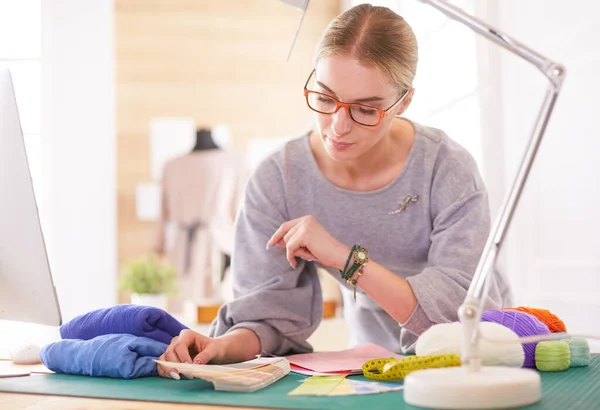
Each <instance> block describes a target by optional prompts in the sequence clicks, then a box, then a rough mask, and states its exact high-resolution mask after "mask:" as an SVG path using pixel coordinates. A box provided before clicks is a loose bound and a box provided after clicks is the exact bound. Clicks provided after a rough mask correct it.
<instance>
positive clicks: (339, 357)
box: [286, 343, 404, 376]
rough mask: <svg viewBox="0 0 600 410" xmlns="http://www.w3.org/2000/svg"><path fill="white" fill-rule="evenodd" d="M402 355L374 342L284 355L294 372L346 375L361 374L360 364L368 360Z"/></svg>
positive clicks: (307, 374)
mask: <svg viewBox="0 0 600 410" xmlns="http://www.w3.org/2000/svg"><path fill="white" fill-rule="evenodd" d="M387 357H394V358H396V359H402V358H403V357H404V356H402V355H399V354H396V353H394V352H392V351H390V350H388V349H385V348H383V347H381V346H378V345H376V344H372V343H369V344H363V345H360V346H356V347H354V348H352V349H346V350H341V351H337V352H316V353H304V354H296V355H292V356H286V359H287V360H288V361H289V362H290V369H291V371H292V372H294V373H299V374H303V375H306V376H347V375H351V374H362V365H363V364H365V363H366V362H368V361H369V360H373V359H379V358H387Z"/></svg>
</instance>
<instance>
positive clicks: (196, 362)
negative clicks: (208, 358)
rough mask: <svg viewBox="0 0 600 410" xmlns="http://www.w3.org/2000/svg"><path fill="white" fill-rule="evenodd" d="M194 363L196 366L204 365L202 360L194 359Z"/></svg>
mask: <svg viewBox="0 0 600 410" xmlns="http://www.w3.org/2000/svg"><path fill="white" fill-rule="evenodd" d="M194 363H195V364H202V360H200V359H194Z"/></svg>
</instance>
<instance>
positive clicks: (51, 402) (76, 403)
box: [0, 360, 256, 410]
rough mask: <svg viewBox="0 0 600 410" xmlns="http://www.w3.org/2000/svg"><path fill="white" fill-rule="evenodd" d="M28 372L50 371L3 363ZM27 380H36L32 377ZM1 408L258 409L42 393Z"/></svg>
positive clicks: (1, 368) (11, 399) (3, 396)
mask: <svg viewBox="0 0 600 410" xmlns="http://www.w3.org/2000/svg"><path fill="white" fill-rule="evenodd" d="M13 369H14V370H17V371H19V370H22V369H25V370H27V371H30V372H41V373H44V372H48V369H46V368H45V367H44V366H43V365H35V366H19V365H15V364H13V363H12V362H10V361H6V360H0V373H3V372H8V371H11V370H13ZM24 377H36V376H35V374H34V375H32V376H24ZM0 409H10V410H42V409H43V410H46V409H48V410H75V409H77V410H80V409H88V410H113V409H114V410H116V409H128V410H143V409H148V410H169V409H174V410H192V409H194V410H240V409H242V410H243V409H256V407H231V406H213V405H203V404H176V403H159V402H148V401H129V400H110V399H94V398H82V397H66V396H48V395H41V394H21V393H1V392H0Z"/></svg>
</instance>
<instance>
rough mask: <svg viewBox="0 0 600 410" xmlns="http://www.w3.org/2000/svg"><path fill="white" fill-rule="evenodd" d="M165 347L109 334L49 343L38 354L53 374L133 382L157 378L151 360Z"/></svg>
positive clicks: (136, 338) (131, 336) (136, 337)
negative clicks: (145, 378)
mask: <svg viewBox="0 0 600 410" xmlns="http://www.w3.org/2000/svg"><path fill="white" fill-rule="evenodd" d="M167 347H168V345H167V344H165V343H161V342H157V341H156V340H152V339H148V338H147V337H138V336H133V335H122V334H112V335H103V336H97V337H95V338H93V339H91V340H73V339H70V340H60V341H58V342H55V343H51V344H49V345H46V346H44V347H43V348H42V349H41V350H40V359H41V360H42V363H44V365H45V366H46V367H47V368H48V369H50V370H52V371H53V372H56V373H67V374H78V375H86V376H105V377H115V378H122V379H133V378H136V377H146V376H157V375H158V372H157V370H156V363H154V361H153V360H155V359H157V358H158V357H160V355H162V354H163V353H164V352H165V350H167Z"/></svg>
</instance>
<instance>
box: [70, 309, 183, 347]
mask: <svg viewBox="0 0 600 410" xmlns="http://www.w3.org/2000/svg"><path fill="white" fill-rule="evenodd" d="M183 329H187V327H186V326H184V325H183V324H181V323H180V322H179V321H178V320H177V319H175V318H174V317H173V316H171V315H169V314H168V313H167V312H165V311H164V310H162V309H158V308H155V307H151V306H138V305H117V306H113V307H110V308H106V309H98V310H94V311H91V312H89V313H85V314H83V315H81V316H77V317H76V318H74V319H72V320H71V321H69V322H67V323H65V324H64V325H62V326H61V327H60V335H61V337H62V338H63V339H83V340H89V339H93V338H94V337H96V336H100V335H106V334H114V333H122V334H130V335H135V336H142V337H148V338H150V339H154V340H158V341H159V342H163V343H167V344H169V343H171V339H173V337H175V336H179V333H180V332H181V331H182V330H183Z"/></svg>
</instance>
